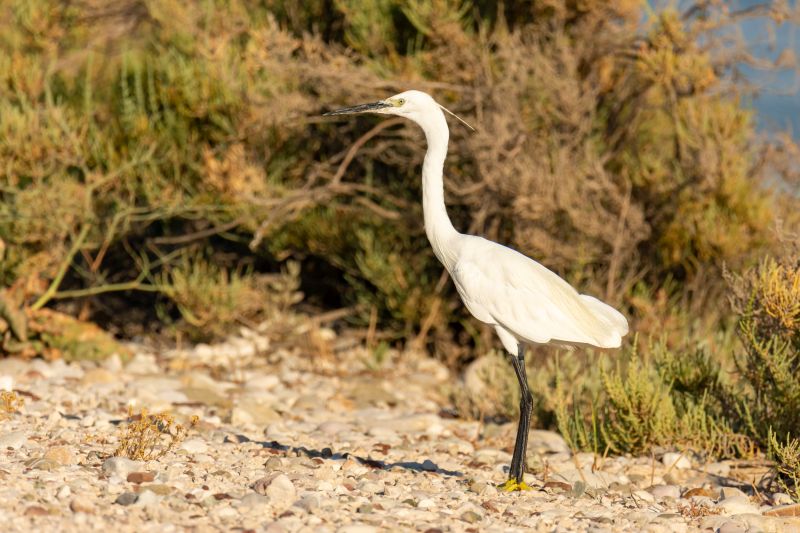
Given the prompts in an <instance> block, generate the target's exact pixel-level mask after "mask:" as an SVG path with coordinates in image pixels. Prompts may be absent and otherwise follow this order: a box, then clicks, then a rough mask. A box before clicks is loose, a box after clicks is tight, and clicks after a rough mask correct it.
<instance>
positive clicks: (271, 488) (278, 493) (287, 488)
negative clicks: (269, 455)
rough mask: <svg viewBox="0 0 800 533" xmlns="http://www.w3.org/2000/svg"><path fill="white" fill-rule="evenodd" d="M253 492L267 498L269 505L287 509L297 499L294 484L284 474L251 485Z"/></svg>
mask: <svg viewBox="0 0 800 533" xmlns="http://www.w3.org/2000/svg"><path fill="white" fill-rule="evenodd" d="M253 490H255V491H256V492H257V493H258V494H262V495H264V496H266V497H267V498H269V501H270V502H271V503H274V504H276V505H277V506H280V507H289V506H290V505H291V504H292V503H293V502H294V501H295V499H296V498H297V491H296V490H295V488H294V483H292V480H291V479H289V478H288V477H287V476H286V474H274V475H271V476H267V477H265V478H261V479H259V480H258V481H256V482H255V483H253Z"/></svg>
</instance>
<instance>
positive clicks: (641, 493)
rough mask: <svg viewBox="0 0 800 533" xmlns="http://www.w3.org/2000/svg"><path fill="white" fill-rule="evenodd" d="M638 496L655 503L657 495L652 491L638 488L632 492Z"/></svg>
mask: <svg viewBox="0 0 800 533" xmlns="http://www.w3.org/2000/svg"><path fill="white" fill-rule="evenodd" d="M632 494H633V495H634V496H635V497H636V498H639V499H640V500H644V501H646V502H648V503H653V502H654V501H656V497H655V495H654V494H653V493H652V492H648V491H646V490H637V491H634V492H633V493H632Z"/></svg>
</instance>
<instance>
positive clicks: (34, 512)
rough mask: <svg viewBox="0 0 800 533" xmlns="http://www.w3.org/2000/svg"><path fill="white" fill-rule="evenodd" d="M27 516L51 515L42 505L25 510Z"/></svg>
mask: <svg viewBox="0 0 800 533" xmlns="http://www.w3.org/2000/svg"><path fill="white" fill-rule="evenodd" d="M24 514H25V516H45V515H49V514H50V513H49V512H48V511H47V509H45V508H44V507H42V506H41V505H31V506H30V507H28V508H27V509H25V513H24Z"/></svg>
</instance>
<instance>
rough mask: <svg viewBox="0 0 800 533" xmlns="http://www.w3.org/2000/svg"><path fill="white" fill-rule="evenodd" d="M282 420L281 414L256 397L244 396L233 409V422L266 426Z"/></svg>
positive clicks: (235, 424)
mask: <svg viewBox="0 0 800 533" xmlns="http://www.w3.org/2000/svg"><path fill="white" fill-rule="evenodd" d="M280 420H281V415H280V414H278V412H277V411H276V410H275V409H273V408H272V406H271V405H269V404H268V403H266V402H263V401H260V400H258V399H256V398H242V399H241V400H239V402H237V404H236V406H234V408H233V410H231V424H233V425H234V426H237V425H241V424H254V425H256V426H264V425H266V424H271V423H273V422H278V421H280Z"/></svg>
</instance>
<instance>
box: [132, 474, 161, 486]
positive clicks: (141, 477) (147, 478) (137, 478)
mask: <svg viewBox="0 0 800 533" xmlns="http://www.w3.org/2000/svg"><path fill="white" fill-rule="evenodd" d="M155 478H156V475H155V473H154V472H131V473H130V474H128V483H136V484H137V485H138V484H140V483H149V482H151V481H153V480H154V479H155Z"/></svg>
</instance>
